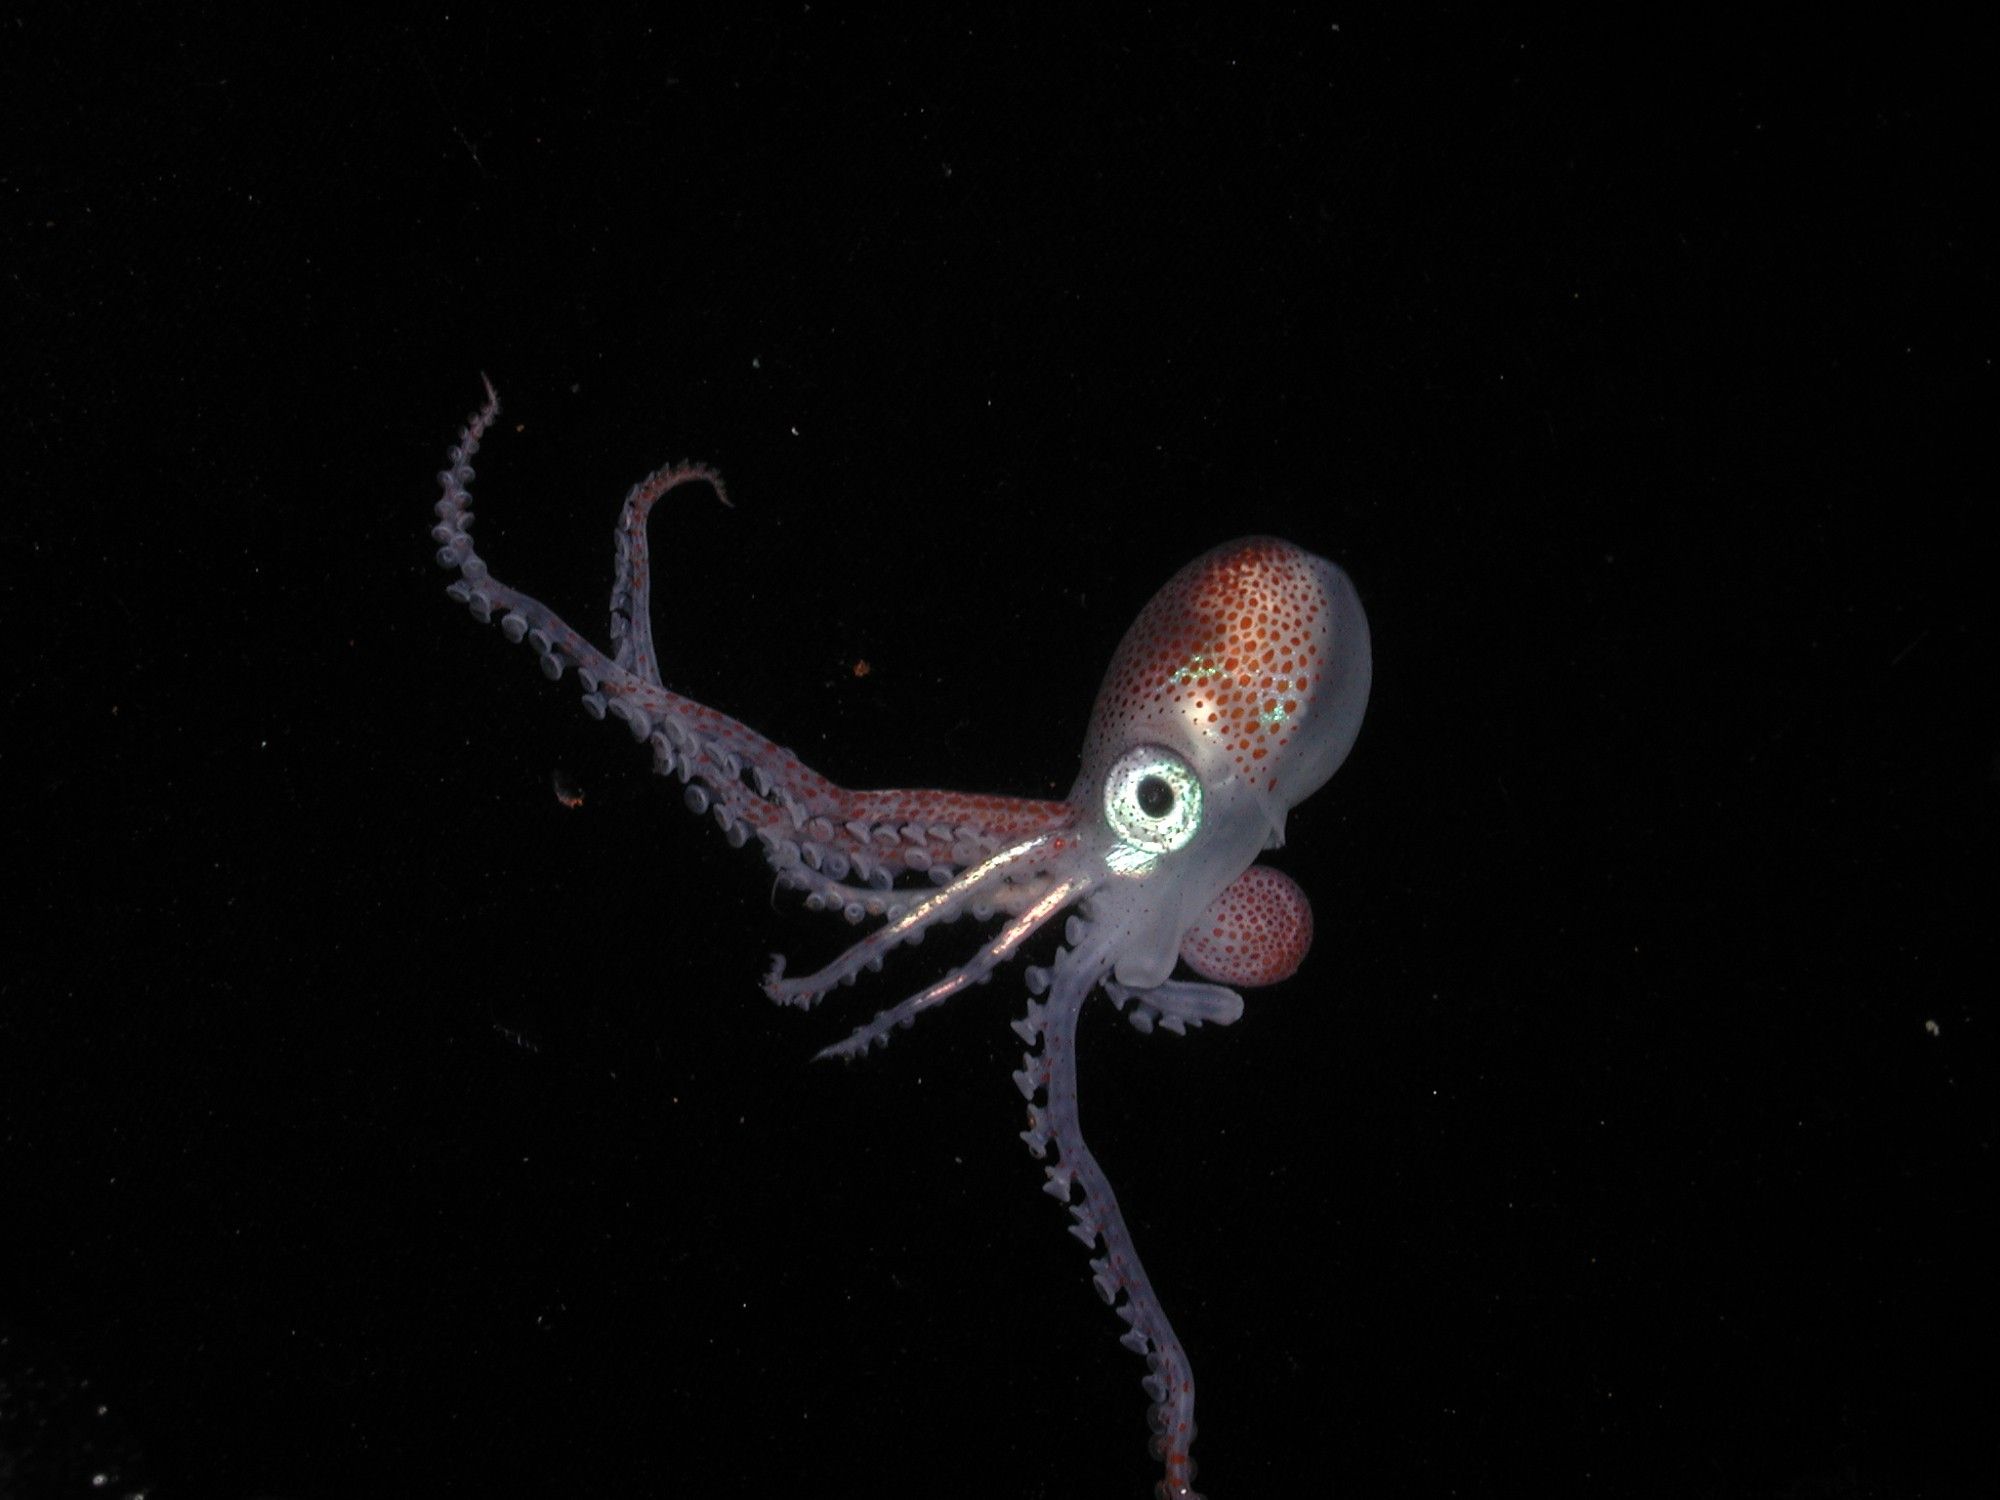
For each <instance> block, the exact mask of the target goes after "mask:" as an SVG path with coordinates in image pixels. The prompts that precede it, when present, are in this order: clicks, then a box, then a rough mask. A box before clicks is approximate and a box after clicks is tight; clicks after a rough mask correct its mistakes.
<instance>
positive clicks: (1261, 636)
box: [1070, 537, 1371, 989]
mask: <svg viewBox="0 0 2000 1500" xmlns="http://www.w3.org/2000/svg"><path fill="white" fill-rule="evenodd" d="M1370 660H1371V659H1370V653H1369V639H1368V619H1367V616H1366V615H1365V614H1364V613H1363V612H1362V608H1361V600H1360V598H1359V596H1358V595H1357V594H1356V593H1355V591H1354V585H1353V584H1352V583H1351V582H1349V580H1348V577H1347V575H1346V574H1345V573H1343V572H1342V571H1341V570H1340V569H1339V568H1337V567H1335V566H1334V565H1333V564H1332V563H1330V562H1328V561H1327V560H1326V559H1325V558H1322V557H1315V556H1313V555H1312V554H1311V553H1309V552H1305V551H1303V550H1301V549H1300V548H1298V547H1295V546H1293V545H1292V544H1291V543H1289V542H1282V541H1278V540H1276V539H1275V538H1271V537H1245V538H1243V539H1241V540H1239V541H1234V542H1227V543H1224V544H1223V545H1222V546H1220V547H1216V548H1215V549H1213V550H1212V551H1210V552H1208V553H1205V554H1204V555H1203V556H1201V557H1198V558H1196V559H1195V560H1194V561H1193V562H1191V563H1189V564H1188V565H1187V566H1186V567H1184V568H1182V569H1181V570H1180V572H1178V573H1176V574H1175V575H1174V576H1173V578H1172V579H1170V580H1169V581H1168V583H1167V585H1166V586H1165V587H1164V588H1163V589H1161V590H1160V592H1159V593H1158V594H1156V595H1155V596H1154V597H1153V600H1152V602H1151V603H1150V604H1148V605H1147V606H1146V608H1145V609H1144V610H1143V611H1142V612H1141V613H1140V615H1139V617H1138V619H1136V620H1134V621H1133V622H1132V627H1131V629H1129V630H1127V631H1126V632H1125V639H1124V640H1123V641H1122V642H1121V643H1120V644H1119V647H1118V652H1117V654H1116V655H1115V656H1114V657H1113V658H1112V662H1111V667H1110V670H1109V671H1108V672H1107V673H1106V675H1105V679H1104V686H1103V687H1102V688H1101V689H1100V690H1099V692H1098V696H1097V704H1096V707H1095V708H1094V709H1093V710H1092V712H1091V718H1090V731H1089V734H1088V736H1087V738H1086V739H1085V741H1084V748H1083V768H1082V772H1081V774H1080V775H1079V777H1078V779H1077V783H1076V787H1075V788H1074V790H1073V791H1072V792H1071V794H1070V800H1071V802H1072V804H1074V805H1076V806H1077V807H1078V808H1079V809H1080V810H1082V811H1083V812H1084V813H1085V814H1086V815H1088V816H1089V817H1091V818H1092V820H1093V821H1092V822H1091V823H1090V824H1087V825H1086V826H1087V827H1088V828H1089V829H1090V835H1089V840H1088V842H1089V845H1090V849H1091V853H1092V856H1093V859H1092V863H1093V864H1095V865H1097V866H1098V869H1097V870H1095V871H1094V872H1093V873H1094V874H1095V876H1096V878H1095V879H1094V880H1093V882H1092V886H1093V889H1092V895H1091V898H1090V901H1091V908H1092V910H1093V912H1094V914H1095V915H1097V916H1098V917H1099V918H1100V919H1104V918H1108V919H1109V920H1110V921H1111V922H1113V923H1114V924H1115V927H1116V930H1117V933H1118V936H1117V939H1116V952H1117V955H1118V957H1117V961H1116V970H1117V977H1118V980H1119V982H1120V983H1122V984H1126V985H1129V986H1132V987H1133V988H1135V989H1147V988H1151V987H1152V986H1154V985H1157V984H1159V983H1161V982H1162V981H1164V980H1165V979H1166V978H1167V976H1168V975H1169V974H1170V973H1171V972H1172V970H1173V966H1174V961H1175V958H1176V957H1177V956H1179V957H1185V958H1187V959H1188V960H1189V962H1190V963H1191V964H1192V965H1193V966H1194V967H1195V968H1197V969H1198V970H1200V971H1201V972H1203V973H1205V974H1207V975H1208V976H1209V977H1210V978H1213V979H1219V980H1222V981H1224V982H1226V983H1233V984H1244V985H1248V984H1258V983H1272V982H1274V981H1275V980H1277V979H1282V978H1284V977H1286V975H1287V974H1289V973H1290V972H1291V970H1292V969H1295V968H1296V967H1297V965H1298V960H1299V959H1301V958H1303V957H1304V951H1305V949H1304V944H1305V942H1307V941H1309V940H1310V934H1311V916H1310V909H1309V908H1308V907H1307V906H1306V903H1305V897H1304V895H1303V894H1302V893H1300V892H1299V890H1298V887H1297V886H1296V885H1293V884H1292V882H1291V881H1290V880H1289V879H1287V878H1286V877H1285V876H1283V875H1281V874H1279V873H1278V872H1277V871H1275V870H1269V869H1262V868H1260V869H1255V870H1253V869H1252V868H1251V865H1252V861H1253V860H1254V859H1255V858H1256V856H1257V853H1258V851H1259V850H1261V849H1267V848H1275V847H1276V846H1278V845H1279V844H1281V843H1283V842H1284V832H1285V815H1286V814H1287V813H1288V812H1289V811H1290V810H1291V809H1292V808H1293V807H1295V806H1297V805H1298V804H1299V803H1300V802H1302V801H1304V800H1305V799H1306V798H1307V797H1309V796H1311V795H1312V793H1313V792H1315V791H1317V790H1318V789H1319V788H1320V787H1321V786H1322V785H1323V784H1324V783H1325V782H1326V780H1327V778H1328V777H1330V776H1332V775H1333V773H1334V772H1335V771H1336V770H1337V769H1339V766H1340V763H1341V762H1342V761H1343V760H1345V759H1346V758H1347V752H1348V750H1349V749H1350V748H1351V747H1352V746H1353V744H1354V737H1355V735H1356V734H1357V733H1358V732H1359V730H1360V727H1361V716H1362V713H1363V711H1364V710H1365V709H1366V707H1367V704H1368V685H1369V677H1370Z"/></svg>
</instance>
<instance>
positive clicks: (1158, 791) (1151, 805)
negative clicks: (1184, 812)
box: [1139, 776, 1174, 818]
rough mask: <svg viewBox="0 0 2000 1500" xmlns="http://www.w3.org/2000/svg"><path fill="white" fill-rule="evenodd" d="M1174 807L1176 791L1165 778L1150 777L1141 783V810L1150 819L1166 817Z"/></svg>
mask: <svg viewBox="0 0 2000 1500" xmlns="http://www.w3.org/2000/svg"><path fill="white" fill-rule="evenodd" d="M1173 805H1174V789H1173V788H1172V787H1170V786H1168V785H1167V780H1166V778H1165V777H1164V776H1148V777H1146V778H1145V779H1144V780H1143V781H1141V782H1140V783H1139V810H1140V811H1141V812H1143V813H1144V814H1145V815H1146V816H1147V817H1149V818H1158V817H1162V816H1164V815H1165V813H1166V811H1167V809H1168V808H1170V807H1172V806H1173Z"/></svg>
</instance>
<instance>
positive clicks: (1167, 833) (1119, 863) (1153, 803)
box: [1104, 745, 1201, 875]
mask: <svg viewBox="0 0 2000 1500" xmlns="http://www.w3.org/2000/svg"><path fill="white" fill-rule="evenodd" d="M1163 802H1164V804H1165V805H1164V806H1162V805H1161V804H1162V803H1163ZM1156 808H1157V809H1159V810H1158V811H1154V809H1156ZM1104 816H1105V818H1106V820H1108V821H1109V822H1110V824H1111V830H1112V832H1114V833H1115V834H1117V835H1118V839H1119V843H1120V844H1121V845H1122V846H1123V848H1122V849H1121V850H1113V851H1112V852H1111V854H1110V856H1109V862H1110V864H1111V867H1112V869H1114V870H1116V871H1118V873H1120V874H1124V875H1130V874H1136V873H1138V872H1140V871H1143V870H1146V869H1150V868H1151V867H1152V865H1153V863H1154V861H1156V860H1157V859H1158V858H1159V856H1161V855H1162V854H1171V853H1172V852H1173V851H1174V850H1176V849H1179V848H1181V847H1183V846H1184V845H1185V844H1186V843H1187V841H1188V840H1189V839H1191V838H1193V837H1194V836H1195V834H1196V833H1198V832H1199V831H1200V829H1201V783H1200V782H1199V781H1197V780H1196V779H1195V774H1194V772H1192V771H1190V770H1189V769H1188V768H1187V764H1186V762H1184V761H1183V760H1182V759H1181V758H1180V757H1179V756H1178V755H1175V754H1173V753H1172V752H1171V751H1167V750H1162V749H1161V748H1160V747H1159V746H1157V745H1139V746H1137V747H1135V748H1133V749H1131V750H1128V751H1126V752H1125V754H1124V755H1122V756H1120V757H1119V759H1118V762H1117V764H1116V765H1114V766H1112V768H1111V771H1110V774H1108V775H1107V776H1106V777H1105V778H1104Z"/></svg>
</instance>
